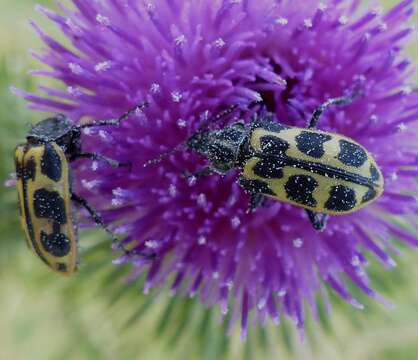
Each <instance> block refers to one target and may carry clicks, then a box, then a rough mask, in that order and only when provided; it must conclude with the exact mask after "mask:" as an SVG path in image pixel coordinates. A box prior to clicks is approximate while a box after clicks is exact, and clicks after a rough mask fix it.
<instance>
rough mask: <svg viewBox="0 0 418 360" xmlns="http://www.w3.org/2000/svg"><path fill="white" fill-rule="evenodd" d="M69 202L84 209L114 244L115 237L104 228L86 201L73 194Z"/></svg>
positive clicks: (101, 221)
mask: <svg viewBox="0 0 418 360" xmlns="http://www.w3.org/2000/svg"><path fill="white" fill-rule="evenodd" d="M71 200H72V201H74V202H75V203H76V204H78V205H80V206H82V207H84V208H85V209H86V210H87V212H88V213H89V214H90V216H91V218H92V219H93V221H94V222H95V223H96V225H98V226H100V227H102V228H103V229H105V230H106V231H107V232H108V233H109V235H110V236H111V237H112V241H114V242H115V241H116V240H117V239H116V236H115V235H114V234H113V233H112V232H111V231H110V230H109V229H108V228H107V227H106V225H105V224H104V223H103V220H102V218H101V217H100V215H99V214H98V213H97V212H96V210H94V209H93V208H92V207H91V205H90V204H89V203H88V202H87V200H86V199H84V198H82V197H81V196H78V195H76V194H74V193H73V194H71Z"/></svg>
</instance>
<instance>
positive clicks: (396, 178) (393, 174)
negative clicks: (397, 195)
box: [390, 171, 398, 181]
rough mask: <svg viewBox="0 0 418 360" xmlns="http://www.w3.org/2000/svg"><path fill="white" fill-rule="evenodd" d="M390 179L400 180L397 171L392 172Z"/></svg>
mask: <svg viewBox="0 0 418 360" xmlns="http://www.w3.org/2000/svg"><path fill="white" fill-rule="evenodd" d="M390 179H391V180H392V181H396V180H398V174H397V173H396V171H395V172H393V173H391V174H390Z"/></svg>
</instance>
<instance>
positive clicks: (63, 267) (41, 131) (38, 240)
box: [15, 103, 146, 275]
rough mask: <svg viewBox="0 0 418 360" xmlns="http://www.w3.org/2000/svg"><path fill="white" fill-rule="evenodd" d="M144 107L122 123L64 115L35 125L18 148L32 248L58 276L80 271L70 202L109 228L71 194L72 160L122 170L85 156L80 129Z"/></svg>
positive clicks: (23, 206)
mask: <svg viewBox="0 0 418 360" xmlns="http://www.w3.org/2000/svg"><path fill="white" fill-rule="evenodd" d="M145 105H146V104H145V103H144V104H141V105H138V106H136V107H135V108H133V109H131V110H129V111H128V112H126V113H125V114H124V115H122V116H121V117H120V118H118V119H111V120H102V121H97V122H91V123H86V124H82V125H78V126H76V125H74V124H73V123H72V122H71V121H70V120H69V119H67V118H66V117H65V116H64V115H62V114H57V115H56V116H54V117H51V118H48V119H45V120H42V121H40V122H39V123H37V124H36V125H35V126H34V127H33V128H32V129H31V131H30V132H29V134H28V135H27V136H26V140H27V142H26V143H25V144H21V145H18V146H17V147H16V149H15V165H16V177H17V190H18V195H19V204H20V217H21V223H22V227H23V229H24V231H25V234H26V239H27V243H28V246H29V247H30V248H31V249H32V250H33V251H34V252H35V254H36V255H37V256H38V257H39V258H40V259H41V260H42V261H43V262H44V263H45V264H46V265H48V266H49V267H50V268H52V269H53V270H55V271H57V272H59V273H60V274H64V275H71V274H72V273H73V272H74V271H76V270H77V267H78V261H79V259H78V238H77V223H76V220H75V216H74V213H73V209H72V203H71V201H73V202H75V203H76V204H78V205H81V206H83V207H84V208H85V209H86V210H87V211H88V212H89V214H90V215H91V217H92V218H93V220H94V221H95V222H96V224H98V225H100V226H102V227H103V228H105V229H106V227H105V226H104V224H103V222H102V220H101V218H100V216H99V215H98V214H97V213H96V212H95V211H94V209H93V208H92V207H91V206H90V205H89V204H88V203H87V201H86V200H85V199H83V198H81V197H80V196H77V195H76V194H74V193H73V192H72V188H71V183H72V182H71V169H70V167H69V161H73V160H77V159H80V158H88V159H93V160H101V161H105V162H106V163H108V164H109V165H111V166H114V167H117V166H119V163H118V162H117V161H115V160H112V159H109V158H107V157H104V156H102V155H98V154H95V153H88V152H83V151H82V149H81V141H80V137H81V131H82V129H84V128H89V127H96V126H108V125H119V123H120V122H121V121H122V120H124V119H126V118H127V117H129V116H130V115H131V114H132V113H133V112H134V111H137V110H138V109H142V107H144V106H145ZM106 230H107V229H106ZM107 231H108V230H107ZM108 232H109V233H110V231H108ZM110 234H111V233H110ZM112 238H113V239H114V237H113V235H112Z"/></svg>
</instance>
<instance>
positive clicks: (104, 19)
mask: <svg viewBox="0 0 418 360" xmlns="http://www.w3.org/2000/svg"><path fill="white" fill-rule="evenodd" d="M96 21H97V22H98V23H99V24H101V25H104V26H109V25H110V20H109V18H108V17H107V16H103V15H101V14H97V15H96Z"/></svg>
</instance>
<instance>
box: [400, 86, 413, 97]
mask: <svg viewBox="0 0 418 360" xmlns="http://www.w3.org/2000/svg"><path fill="white" fill-rule="evenodd" d="M401 92H402V94H404V95H409V94H411V93H412V87H411V86H409V85H406V86H404V87H403V88H402V89H401Z"/></svg>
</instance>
